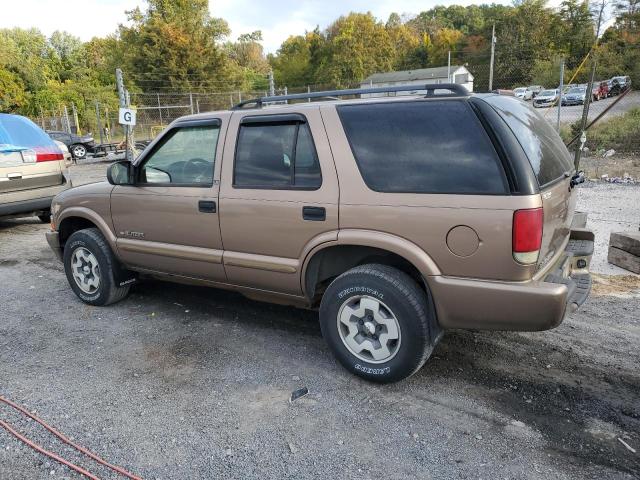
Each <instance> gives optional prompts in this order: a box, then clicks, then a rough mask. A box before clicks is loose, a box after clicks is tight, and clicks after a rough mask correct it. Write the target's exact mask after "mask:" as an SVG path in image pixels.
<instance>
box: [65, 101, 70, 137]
mask: <svg viewBox="0 0 640 480" xmlns="http://www.w3.org/2000/svg"><path fill="white" fill-rule="evenodd" d="M64 121H65V123H66V124H67V133H71V121H70V120H69V110H67V106H66V105H65V106H64Z"/></svg>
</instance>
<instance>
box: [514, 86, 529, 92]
mask: <svg viewBox="0 0 640 480" xmlns="http://www.w3.org/2000/svg"><path fill="white" fill-rule="evenodd" d="M526 90H527V89H526V88H522V87H520V88H516V89H515V90H514V92H515V93H524V92H525V91H526Z"/></svg>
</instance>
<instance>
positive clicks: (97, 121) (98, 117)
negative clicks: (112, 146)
mask: <svg viewBox="0 0 640 480" xmlns="http://www.w3.org/2000/svg"><path fill="white" fill-rule="evenodd" d="M95 103H96V128H97V129H98V131H99V132H100V143H104V138H103V135H102V122H101V121H100V104H99V103H98V101H97V100H96V102H95Z"/></svg>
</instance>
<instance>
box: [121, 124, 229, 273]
mask: <svg viewBox="0 0 640 480" xmlns="http://www.w3.org/2000/svg"><path fill="white" fill-rule="evenodd" d="M224 120H226V119H223V118H218V119H208V120H197V121H193V120H191V121H185V122H180V123H177V124H175V125H174V126H173V127H172V128H171V129H170V130H168V131H166V132H165V133H164V134H163V136H162V138H161V139H160V140H159V141H157V142H156V143H155V145H154V146H153V147H152V149H151V150H150V151H149V153H148V154H145V155H144V157H142V158H140V159H139V161H138V162H137V163H136V178H135V184H134V185H120V186H116V187H115V188H114V189H113V192H112V194H111V215H112V218H113V225H114V229H115V234H116V236H117V246H118V253H119V255H120V258H121V259H122V260H123V261H124V262H125V264H126V265H128V266H130V267H132V268H134V269H142V270H146V271H153V272H160V273H170V274H175V275H180V276H185V277H192V278H199V279H205V280H212V281H220V282H223V281H225V279H226V277H225V273H224V267H223V266H222V240H221V237H220V223H219V218H218V208H217V207H218V192H219V183H220V182H219V178H220V166H219V163H220V162H219V161H217V159H218V158H220V157H221V154H222V147H223V146H222V143H223V142H222V141H219V140H218V139H219V138H224V131H226V122H225V121H224Z"/></svg>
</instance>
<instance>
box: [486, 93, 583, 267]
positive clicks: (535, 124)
mask: <svg viewBox="0 0 640 480" xmlns="http://www.w3.org/2000/svg"><path fill="white" fill-rule="evenodd" d="M487 102H489V103H490V104H491V105H492V106H493V107H494V108H495V109H496V111H497V112H498V113H499V114H500V116H501V117H502V118H503V119H504V120H505V122H506V123H507V125H508V126H509V128H511V130H512V131H513V133H514V134H515V136H516V138H517V139H518V141H519V142H520V145H521V146H522V148H523V149H524V151H525V153H526V155H527V157H528V159H529V163H530V164H531V168H532V169H533V172H534V174H535V176H536V178H537V180H538V185H539V186H540V194H541V196H542V206H543V210H544V227H543V232H542V246H541V250H540V257H539V259H540V260H539V264H540V266H541V267H542V266H544V264H546V263H547V262H548V261H549V260H550V259H551V257H553V255H554V254H555V253H557V252H558V250H560V249H561V248H563V246H564V244H565V241H566V240H567V239H568V237H569V234H570V231H571V221H572V219H573V214H574V211H575V205H576V196H577V193H576V191H575V189H573V190H572V189H571V188H570V182H571V178H570V177H571V176H572V174H573V172H574V171H575V168H574V165H573V161H572V159H571V155H570V154H569V151H568V150H567V147H565V145H564V143H563V142H562V139H561V138H560V136H559V135H558V133H557V132H556V131H555V130H554V129H553V127H552V126H551V124H550V123H549V122H548V121H547V120H545V119H544V118H543V117H542V116H541V115H540V114H539V113H538V112H536V111H535V110H533V109H532V108H529V107H528V106H527V105H526V104H524V103H522V102H516V101H513V99H509V98H508V97H501V96H499V95H497V96H492V97H487Z"/></svg>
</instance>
